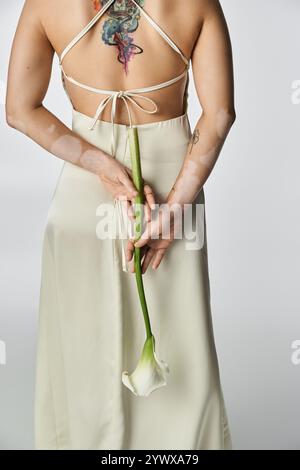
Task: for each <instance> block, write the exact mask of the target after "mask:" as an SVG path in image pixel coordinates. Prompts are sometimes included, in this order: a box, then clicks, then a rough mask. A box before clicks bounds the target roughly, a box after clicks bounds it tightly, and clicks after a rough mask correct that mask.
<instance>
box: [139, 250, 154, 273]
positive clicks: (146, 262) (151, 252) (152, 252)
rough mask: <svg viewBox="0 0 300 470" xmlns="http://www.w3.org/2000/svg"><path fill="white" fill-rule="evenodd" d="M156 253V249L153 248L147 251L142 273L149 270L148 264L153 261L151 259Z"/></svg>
mask: <svg viewBox="0 0 300 470" xmlns="http://www.w3.org/2000/svg"><path fill="white" fill-rule="evenodd" d="M154 254H155V251H154V250H153V249H152V248H149V249H148V250H147V253H146V255H145V257H144V260H143V263H142V273H143V274H144V273H145V272H146V271H147V269H148V266H149V264H150V263H151V260H152V258H153V256H154Z"/></svg>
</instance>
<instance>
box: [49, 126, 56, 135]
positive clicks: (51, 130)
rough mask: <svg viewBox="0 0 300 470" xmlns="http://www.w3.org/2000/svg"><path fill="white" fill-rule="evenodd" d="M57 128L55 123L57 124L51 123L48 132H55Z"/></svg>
mask: <svg viewBox="0 0 300 470" xmlns="http://www.w3.org/2000/svg"><path fill="white" fill-rule="evenodd" d="M55 129H56V125H55V124H51V126H50V127H48V129H47V133H48V134H53V132H54V131H55Z"/></svg>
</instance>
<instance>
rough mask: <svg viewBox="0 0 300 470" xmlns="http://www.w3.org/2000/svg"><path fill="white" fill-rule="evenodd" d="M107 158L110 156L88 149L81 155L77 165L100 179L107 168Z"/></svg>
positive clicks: (94, 149) (97, 150)
mask: <svg viewBox="0 0 300 470" xmlns="http://www.w3.org/2000/svg"><path fill="white" fill-rule="evenodd" d="M109 158H110V156H109V155H108V154H106V153H105V152H103V151H102V150H100V149H96V148H88V149H86V150H85V151H84V152H83V153H82V154H81V157H80V162H79V163H80V166H81V167H82V168H84V169H85V170H88V171H91V172H92V173H95V174H96V175H97V176H100V177H101V175H102V174H103V171H104V169H105V168H106V167H107V164H108V160H109Z"/></svg>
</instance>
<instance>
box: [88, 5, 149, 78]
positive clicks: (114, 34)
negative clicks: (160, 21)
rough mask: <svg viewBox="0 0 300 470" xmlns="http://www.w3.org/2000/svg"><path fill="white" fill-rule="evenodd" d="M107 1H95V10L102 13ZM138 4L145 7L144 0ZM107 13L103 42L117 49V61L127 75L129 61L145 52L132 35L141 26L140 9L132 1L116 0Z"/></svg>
mask: <svg viewBox="0 0 300 470" xmlns="http://www.w3.org/2000/svg"><path fill="white" fill-rule="evenodd" d="M107 1H108V0H93V4H94V8H95V10H96V11H100V9H101V8H102V7H103V6H104V5H105V4H106V3H107ZM136 2H137V3H138V4H139V5H140V6H141V7H143V5H144V0H136ZM105 13H107V14H108V19H107V20H106V21H105V22H104V24H103V31H102V41H103V42H104V44H107V45H109V46H115V47H116V49H117V59H118V61H119V62H120V63H121V64H122V65H123V68H124V70H125V73H126V74H127V73H128V64H129V61H130V60H131V59H132V58H133V57H134V56H135V55H136V54H141V53H142V52H143V49H142V48H141V47H140V46H138V45H137V44H135V43H134V37H133V35H132V33H133V32H134V31H136V30H137V28H138V26H139V20H140V16H141V14H140V11H139V8H138V7H137V6H136V5H135V4H134V3H133V2H132V1H131V0H115V2H114V3H113V4H112V5H111V6H110V7H109V8H108V10H106V12H105Z"/></svg>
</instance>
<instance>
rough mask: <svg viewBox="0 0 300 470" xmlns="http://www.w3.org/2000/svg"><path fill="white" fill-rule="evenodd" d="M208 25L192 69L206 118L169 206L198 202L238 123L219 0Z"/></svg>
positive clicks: (212, 6) (213, 0) (207, 16)
mask: <svg viewBox="0 0 300 470" xmlns="http://www.w3.org/2000/svg"><path fill="white" fill-rule="evenodd" d="M207 4H208V6H207V9H206V12H205V17H204V23H203V27H202V31H201V34H200V36H199V39H198V41H197V43H196V45H195V47H194V50H193V54H192V70H193V77H194V81H195V87H196V91H197V95H198V98H199V101H200V104H201V107H202V115H201V117H200V119H199V120H198V122H197V124H196V127H195V129H194V132H193V135H192V138H191V142H190V146H189V149H188V153H187V155H186V157H185V160H184V164H183V166H182V169H181V171H180V173H179V175H178V177H177V179H176V181H175V183H174V185H173V188H172V189H171V191H170V194H169V196H168V198H167V201H168V203H169V204H172V203H178V204H181V205H183V204H187V203H191V202H192V201H194V199H195V198H196V196H197V194H198V193H199V191H200V190H201V189H202V187H203V185H204V183H205V182H206V180H207V179H208V177H209V175H210V174H211V172H212V169H213V167H214V165H215V163H216V161H217V159H218V156H219V154H220V152H221V149H222V147H223V144H224V142H225V140H226V137H227V135H228V132H229V130H230V128H231V126H232V124H233V123H234V121H235V108H234V84H233V65H232V52H231V43H230V37H229V33H228V29H227V25H226V21H225V18H224V15H223V12H222V9H221V6H220V4H219V1H218V0H209V1H207Z"/></svg>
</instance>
